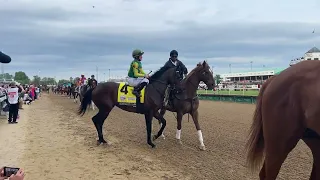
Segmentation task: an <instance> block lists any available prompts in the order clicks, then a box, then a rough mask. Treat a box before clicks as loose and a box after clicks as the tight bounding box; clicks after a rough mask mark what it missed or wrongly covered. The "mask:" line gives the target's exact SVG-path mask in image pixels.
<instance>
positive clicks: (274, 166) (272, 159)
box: [259, 124, 301, 180]
mask: <svg viewBox="0 0 320 180" xmlns="http://www.w3.org/2000/svg"><path fill="white" fill-rule="evenodd" d="M277 125H278V126H277V127H273V126H268V129H267V128H263V131H264V134H265V136H264V140H265V161H264V165H263V168H262V169H261V171H260V174H259V175H260V179H261V180H275V179H276V178H277V176H278V174H279V171H280V168H281V165H282V163H283V162H284V161H285V159H286V158H287V156H288V154H289V153H290V151H291V150H292V149H293V148H294V147H295V146H296V145H297V143H298V141H299V140H300V137H301V135H300V134H299V132H296V131H294V130H291V129H286V128H282V127H281V125H280V124H277Z"/></svg>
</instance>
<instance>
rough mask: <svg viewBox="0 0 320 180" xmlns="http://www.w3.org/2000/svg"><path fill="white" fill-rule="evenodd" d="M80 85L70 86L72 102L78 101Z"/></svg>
mask: <svg viewBox="0 0 320 180" xmlns="http://www.w3.org/2000/svg"><path fill="white" fill-rule="evenodd" d="M79 89H80V87H79V86H78V87H77V86H72V87H71V95H72V96H73V101H74V103H77V102H78V97H79V91H80V90H79Z"/></svg>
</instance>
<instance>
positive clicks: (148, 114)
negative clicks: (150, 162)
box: [144, 111, 156, 148]
mask: <svg viewBox="0 0 320 180" xmlns="http://www.w3.org/2000/svg"><path fill="white" fill-rule="evenodd" d="M144 117H145V120H146V127H147V143H148V144H149V145H150V146H151V147H152V148H155V147H156V145H155V144H153V143H152V139H151V132H152V118H153V112H152V111H149V112H146V113H145V114H144Z"/></svg>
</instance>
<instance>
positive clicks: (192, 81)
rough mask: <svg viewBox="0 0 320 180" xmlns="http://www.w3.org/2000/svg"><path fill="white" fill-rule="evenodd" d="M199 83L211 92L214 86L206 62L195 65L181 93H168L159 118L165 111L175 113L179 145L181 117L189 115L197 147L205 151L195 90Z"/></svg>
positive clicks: (183, 83) (183, 82) (211, 73)
mask: <svg viewBox="0 0 320 180" xmlns="http://www.w3.org/2000/svg"><path fill="white" fill-rule="evenodd" d="M200 81H203V82H204V83H205V84H206V85H207V87H208V89H209V90H212V89H213V88H214V86H215V81H214V78H213V72H212V71H211V70H210V66H209V65H208V63H207V62H206V61H203V63H202V64H201V63H199V64H197V67H196V68H194V69H193V70H192V71H191V72H190V73H189V74H188V75H187V77H186V78H185V79H184V80H183V81H182V82H181V83H182V85H181V87H183V89H184V91H183V92H181V93H176V94H174V93H173V91H171V92H170V93H171V94H170V95H169V103H168V106H167V107H163V108H161V111H160V114H161V116H163V115H164V114H165V112H166V110H169V111H171V112H177V116H176V118H177V132H176V139H178V141H179V143H181V141H180V135H181V122H182V117H183V115H184V114H190V115H191V117H192V119H193V122H194V124H195V126H196V129H197V132H198V139H199V141H200V146H199V147H200V149H201V150H205V145H204V143H203V136H202V131H201V128H200V125H199V121H198V118H199V113H198V108H199V99H198V96H197V89H198V86H199V84H200ZM158 120H159V119H158ZM159 123H160V120H159ZM163 137H164V135H163Z"/></svg>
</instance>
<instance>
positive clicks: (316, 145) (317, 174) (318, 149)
mask: <svg viewBox="0 0 320 180" xmlns="http://www.w3.org/2000/svg"><path fill="white" fill-rule="evenodd" d="M303 141H304V142H305V143H306V144H307V145H308V146H309V148H310V149H311V151H312V155H313V167H312V172H311V176H310V180H320V139H317V138H308V139H303Z"/></svg>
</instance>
